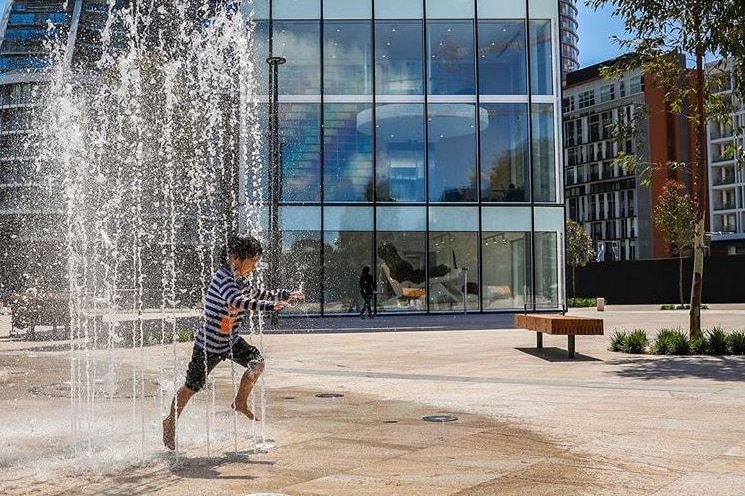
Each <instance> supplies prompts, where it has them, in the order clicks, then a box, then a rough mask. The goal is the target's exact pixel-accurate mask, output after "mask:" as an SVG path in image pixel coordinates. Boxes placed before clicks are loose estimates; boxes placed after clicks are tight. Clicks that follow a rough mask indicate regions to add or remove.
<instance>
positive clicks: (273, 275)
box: [266, 57, 287, 325]
mask: <svg viewBox="0 0 745 496" xmlns="http://www.w3.org/2000/svg"><path fill="white" fill-rule="evenodd" d="M266 62H267V64H269V66H270V67H269V93H270V98H269V162H270V163H269V201H270V209H269V281H268V283H269V284H268V286H269V287H270V288H272V289H276V288H277V287H279V254H280V250H281V249H282V231H281V230H280V229H279V200H280V198H281V196H282V169H281V167H280V160H281V157H280V149H279V66H280V65H282V64H284V63H285V62H287V59H285V58H284V57H269V58H267V59H266ZM271 322H272V324H273V325H276V324H277V323H278V322H279V319H278V317H277V312H273V313H272V318H271Z"/></svg>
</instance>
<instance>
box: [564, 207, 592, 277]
mask: <svg viewBox="0 0 745 496" xmlns="http://www.w3.org/2000/svg"><path fill="white" fill-rule="evenodd" d="M566 229H567V232H566V238H567V263H568V264H569V265H571V266H572V267H584V266H585V265H587V262H588V261H590V259H591V258H592V257H593V255H594V250H593V249H592V238H591V237H590V235H589V234H588V233H587V231H585V229H584V228H583V227H582V226H581V225H579V224H578V223H577V222H574V221H573V220H571V219H569V220H567V225H566Z"/></svg>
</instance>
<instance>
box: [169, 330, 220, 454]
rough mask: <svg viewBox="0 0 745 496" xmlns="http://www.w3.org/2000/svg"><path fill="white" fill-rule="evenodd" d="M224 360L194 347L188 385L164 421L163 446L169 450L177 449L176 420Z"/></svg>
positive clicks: (179, 393)
mask: <svg viewBox="0 0 745 496" xmlns="http://www.w3.org/2000/svg"><path fill="white" fill-rule="evenodd" d="M222 359H223V358H222V357H221V356H220V355H216V354H212V353H206V354H205V352H204V350H203V349H201V348H200V347H198V346H196V345H194V350H193V351H192V354H191V361H190V362H189V367H188V368H187V370H186V383H185V384H184V385H183V386H181V387H180V388H179V389H178V391H176V394H175V395H174V397H173V400H172V401H171V410H170V412H169V413H168V416H167V417H166V418H164V419H163V444H164V445H165V446H166V448H168V449H171V450H173V449H176V420H177V419H178V418H179V416H180V415H181V412H182V411H183V410H184V407H186V404H187V403H188V402H189V400H190V399H191V397H192V396H194V395H195V394H197V392H199V390H200V389H202V388H203V387H204V383H205V382H206V381H207V375H209V373H210V372H211V371H212V369H213V368H215V366H216V365H217V364H218V363H220V361H221V360H222Z"/></svg>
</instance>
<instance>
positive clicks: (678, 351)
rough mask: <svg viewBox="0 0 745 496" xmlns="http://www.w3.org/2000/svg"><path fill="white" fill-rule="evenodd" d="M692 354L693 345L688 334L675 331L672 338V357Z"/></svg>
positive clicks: (670, 352) (678, 330)
mask: <svg viewBox="0 0 745 496" xmlns="http://www.w3.org/2000/svg"><path fill="white" fill-rule="evenodd" d="M690 352H691V344H690V343H689V342H688V334H687V333H686V332H683V331H682V330H680V329H677V330H675V331H673V333H672V334H671V338H670V351H669V354H670V355H688V354H689V353H690Z"/></svg>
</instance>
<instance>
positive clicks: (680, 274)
mask: <svg viewBox="0 0 745 496" xmlns="http://www.w3.org/2000/svg"><path fill="white" fill-rule="evenodd" d="M678 296H679V297H680V304H681V305H683V304H684V303H685V300H684V299H683V250H678Z"/></svg>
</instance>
